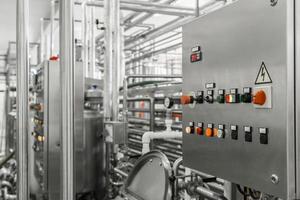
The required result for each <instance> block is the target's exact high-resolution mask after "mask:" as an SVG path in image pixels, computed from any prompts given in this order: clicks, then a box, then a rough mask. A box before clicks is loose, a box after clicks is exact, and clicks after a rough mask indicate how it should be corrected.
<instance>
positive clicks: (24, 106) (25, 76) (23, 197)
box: [16, 0, 29, 200]
mask: <svg viewBox="0 0 300 200" xmlns="http://www.w3.org/2000/svg"><path fill="white" fill-rule="evenodd" d="M28 36H29V0H18V1H17V48H16V49H17V125H18V128H17V162H18V164H17V168H18V172H17V173H18V175H17V177H18V180H17V193H18V196H17V198H18V200H27V199H28V198H29V196H28V189H29V187H28V134H29V132H28V123H29V121H28V113H29V98H28V92H29V37H28Z"/></svg>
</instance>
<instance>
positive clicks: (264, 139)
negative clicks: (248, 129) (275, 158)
mask: <svg viewBox="0 0 300 200" xmlns="http://www.w3.org/2000/svg"><path fill="white" fill-rule="evenodd" d="M259 140H260V143H261V144H268V134H260V137H259Z"/></svg>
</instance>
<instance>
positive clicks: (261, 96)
mask: <svg viewBox="0 0 300 200" xmlns="http://www.w3.org/2000/svg"><path fill="white" fill-rule="evenodd" d="M266 100H267V96H266V93H265V92H264V91H263V90H259V91H257V92H256V94H255V95H254V97H253V103H254V104H257V105H261V106H262V105H264V104H265V102H266Z"/></svg>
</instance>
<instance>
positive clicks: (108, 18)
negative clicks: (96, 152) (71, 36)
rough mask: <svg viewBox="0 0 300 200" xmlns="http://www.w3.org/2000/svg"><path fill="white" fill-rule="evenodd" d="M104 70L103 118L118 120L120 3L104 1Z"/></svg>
mask: <svg viewBox="0 0 300 200" xmlns="http://www.w3.org/2000/svg"><path fill="white" fill-rule="evenodd" d="M104 7H105V9H104V10H105V59H104V62H105V69H104V73H105V75H104V79H105V81H104V117H105V119H106V120H112V121H116V120H118V112H119V109H118V107H119V106H118V105H119V101H118V99H119V84H118V83H119V80H118V77H119V70H118V69H119V68H120V67H119V66H120V62H121V53H120V49H121V46H120V44H121V39H120V37H119V36H120V34H119V33H120V32H119V31H120V1H119V0H105V1H104Z"/></svg>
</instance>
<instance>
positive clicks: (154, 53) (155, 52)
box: [126, 42, 182, 65]
mask: <svg viewBox="0 0 300 200" xmlns="http://www.w3.org/2000/svg"><path fill="white" fill-rule="evenodd" d="M181 45H182V43H181V42H179V43H176V44H174V45H172V46H168V47H165V48H162V49H158V50H155V51H152V52H148V53H145V54H143V55H141V56H139V57H136V58H133V59H131V60H129V61H126V65H129V64H131V63H134V62H138V61H140V60H143V59H146V58H149V57H151V56H153V55H157V54H160V53H163V52H166V51H171V50H173V49H177V48H179V47H181Z"/></svg>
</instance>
